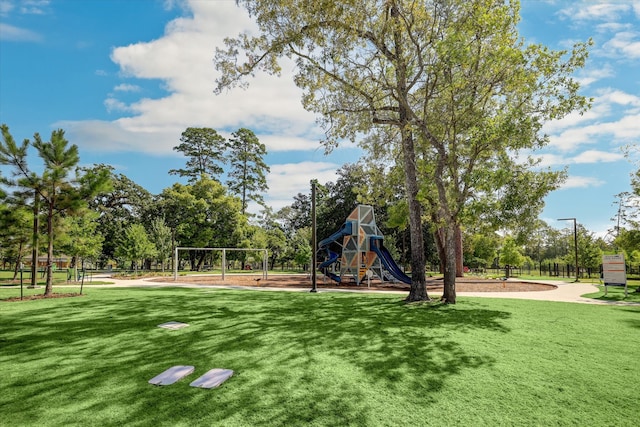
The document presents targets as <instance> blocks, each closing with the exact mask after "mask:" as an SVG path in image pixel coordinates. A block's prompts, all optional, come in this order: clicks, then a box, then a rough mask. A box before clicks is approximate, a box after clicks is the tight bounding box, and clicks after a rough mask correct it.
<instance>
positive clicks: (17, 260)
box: [9, 242, 22, 280]
mask: <svg viewBox="0 0 640 427" xmlns="http://www.w3.org/2000/svg"><path fill="white" fill-rule="evenodd" d="M20 264H22V242H20V246H18V256H17V257H16V266H15V267H14V268H13V279H11V280H16V279H17V278H18V270H20V269H21V268H20ZM9 267H11V264H9Z"/></svg>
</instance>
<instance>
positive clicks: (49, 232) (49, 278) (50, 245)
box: [44, 198, 55, 296]
mask: <svg viewBox="0 0 640 427" xmlns="http://www.w3.org/2000/svg"><path fill="white" fill-rule="evenodd" d="M48 204H49V211H48V212H47V282H46V283H47V284H46V286H45V289H44V295H45V296H51V294H52V293H53V269H52V266H53V213H54V212H53V206H54V204H55V203H54V200H53V198H52V199H51V200H49V202H48Z"/></svg>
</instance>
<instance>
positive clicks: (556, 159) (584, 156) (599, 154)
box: [533, 150, 624, 167]
mask: <svg viewBox="0 0 640 427" xmlns="http://www.w3.org/2000/svg"><path fill="white" fill-rule="evenodd" d="M533 157H534V158H536V159H539V160H540V167H549V166H558V165H563V166H566V165H570V164H595V163H612V162H617V161H620V160H624V155H623V154H622V153H614V152H610V151H602V150H587V151H583V152H581V153H580V154H578V155H575V156H573V157H568V156H567V157H565V156H562V155H560V154H553V153H543V154H537V155H534V156H533Z"/></svg>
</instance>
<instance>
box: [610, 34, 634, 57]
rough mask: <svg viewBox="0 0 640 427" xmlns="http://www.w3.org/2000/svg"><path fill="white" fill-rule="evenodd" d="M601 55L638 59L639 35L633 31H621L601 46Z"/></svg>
mask: <svg viewBox="0 0 640 427" xmlns="http://www.w3.org/2000/svg"><path fill="white" fill-rule="evenodd" d="M602 53H603V54H606V55H607V56H614V57H622V58H625V59H637V58H640V34H639V33H638V32H635V31H622V32H619V33H616V34H615V36H614V37H613V38H612V39H611V40H609V41H607V42H606V43H604V44H603V45H602Z"/></svg>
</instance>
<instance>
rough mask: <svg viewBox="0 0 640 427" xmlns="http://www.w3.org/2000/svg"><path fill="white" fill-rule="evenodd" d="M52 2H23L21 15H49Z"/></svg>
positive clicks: (34, 0) (39, 0) (42, 0)
mask: <svg viewBox="0 0 640 427" xmlns="http://www.w3.org/2000/svg"><path fill="white" fill-rule="evenodd" d="M49 3H51V2H50V0H23V1H22V3H21V6H20V13H22V14H25V15H44V14H46V13H48V6H49Z"/></svg>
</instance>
